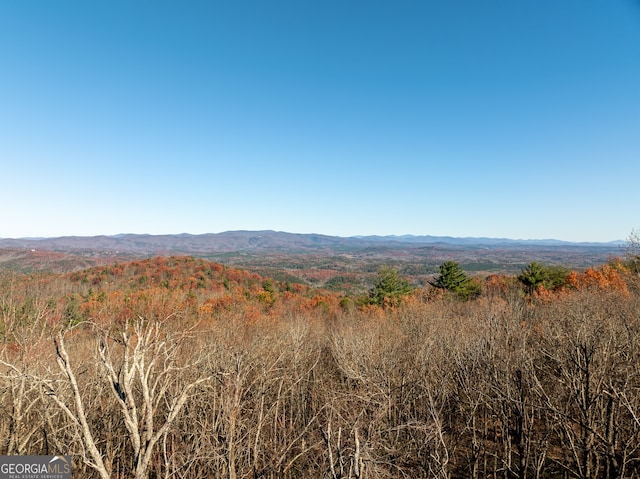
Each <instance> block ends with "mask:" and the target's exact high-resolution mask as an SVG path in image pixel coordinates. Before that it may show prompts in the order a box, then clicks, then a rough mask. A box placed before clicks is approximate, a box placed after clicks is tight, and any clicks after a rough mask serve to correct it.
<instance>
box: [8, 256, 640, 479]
mask: <svg viewBox="0 0 640 479" xmlns="http://www.w3.org/2000/svg"><path fill="white" fill-rule="evenodd" d="M108 268H109V269H108V270H105V269H93V270H88V271H82V272H77V273H74V274H72V275H67V276H65V277H64V278H62V277H59V278H53V279H52V278H50V277H45V276H34V277H23V276H18V275H9V274H8V275H4V276H2V277H0V312H1V314H2V329H1V331H0V333H1V338H2V342H1V343H0V348H1V349H0V408H1V410H2V411H1V413H0V454H3V455H13V454H21V455H25V454H70V455H72V457H73V458H74V473H75V474H76V475H77V476H78V477H100V478H150V477H153V478H156V477H163V478H185V479H186V478H192V477H193V478H195V477H212V478H230V479H237V478H299V477H308V478H333V479H338V478H358V479H364V478H385V477H388V478H397V477H406V478H421V477H422V478H433V477H440V478H487V477H491V478H505V479H509V478H522V479H524V478H584V479H599V478H615V477H619V478H633V477H640V446H639V445H640V371H639V370H638V367H637V365H638V364H640V363H639V361H638V360H639V359H640V358H639V357H638V354H639V352H638V342H639V341H640V294H639V293H640V288H639V284H638V277H637V274H636V273H635V272H634V270H633V269H632V268H631V267H630V266H629V265H628V264H627V263H624V264H623V263H621V262H612V263H611V264H609V265H604V266H602V267H598V268H591V269H589V270H586V271H583V272H567V274H566V275H564V280H563V282H561V283H562V284H556V282H555V280H554V279H553V278H555V277H556V273H558V275H559V276H563V274H564V273H563V274H559V273H560V272H559V271H558V270H557V269H556V268H555V267H545V266H541V265H533V264H532V265H530V267H527V268H525V269H524V270H523V272H522V273H521V275H520V276H519V277H516V278H509V277H500V276H493V277H491V278H488V279H486V280H484V281H483V282H482V283H481V294H479V293H478V292H477V290H476V292H475V293H473V294H467V293H466V292H467V291H473V288H474V287H475V286H474V283H475V284H480V283H478V281H477V280H476V279H474V278H469V277H467V276H466V274H463V275H461V274H460V268H459V266H457V265H455V264H448V263H445V264H443V266H442V267H441V269H440V274H439V276H437V277H436V278H434V280H433V283H432V288H430V289H424V290H413V291H412V290H411V288H410V286H409V284H408V282H406V280H403V279H402V278H401V276H400V275H399V274H398V273H397V271H395V270H393V269H392V268H383V269H382V270H381V271H380V274H379V277H378V280H377V281H376V283H375V284H374V285H373V287H372V289H371V291H370V292H369V294H368V295H367V298H368V304H365V303H364V302H363V303H362V304H359V305H357V307H345V304H344V302H343V301H342V300H340V299H339V298H335V297H333V296H330V295H327V296H322V295H319V294H318V293H317V292H314V291H312V290H310V289H305V288H302V287H299V286H295V285H288V286H287V285H286V284H279V283H277V282H275V281H269V282H266V280H264V279H261V278H259V277H256V276H254V275H251V274H248V273H246V272H241V271H236V270H232V269H227V268H225V267H222V266H220V265H215V264H212V263H207V262H199V261H196V260H193V259H180V260H178V259H152V260H149V261H147V262H138V263H131V264H125V265H116V266H112V267H108ZM545 268H547V271H546V272H545ZM541 269H542V272H541V271H540V270H541ZM463 273H464V272H463ZM143 277H145V278H146V279H145V280H142V279H141V278H143ZM458 288H461V289H458ZM390 291H391V292H392V293H393V294H389V292H390ZM70 298H75V300H74V301H72V300H71V299H70ZM229 298H232V299H229ZM343 299H344V298H343Z"/></svg>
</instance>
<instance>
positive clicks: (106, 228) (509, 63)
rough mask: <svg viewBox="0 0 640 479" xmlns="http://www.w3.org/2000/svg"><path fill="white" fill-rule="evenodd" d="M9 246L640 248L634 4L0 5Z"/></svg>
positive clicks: (0, 186)
mask: <svg viewBox="0 0 640 479" xmlns="http://www.w3.org/2000/svg"><path fill="white" fill-rule="evenodd" d="M0 175H1V177H0V178H1V183H0V204H1V205H2V206H1V207H0V237H4V238H10V237H24V236H61V235H83V236H85V235H97V234H118V233H150V234H164V233H183V232H186V233H193V234H199V233H207V232H211V233H216V232H222V231H226V230H236V229H246V230H259V229H273V230H280V231H288V232H293V233H311V232H314V233H323V234H330V235H339V236H351V235H366V234H380V235H386V234H425V235H450V236H486V237H508V238H520V239H530V238H556V239H562V240H570V241H609V240H616V239H625V238H626V237H627V236H628V235H629V233H630V232H631V230H632V229H635V228H638V227H640V1H638V0H521V1H514V0H484V1H478V0H451V1H448V0H447V1H442V0H439V1H435V0H388V1H378V0H366V1H356V0H291V1H281V0H269V1H266V0H255V1H243V0H238V1H224V2H223V1H214V0H209V1H182V2H178V1H163V0H153V1H130V0H126V1H124V0H110V1H103V2H93V1H89V2H88V1H84V0H83V1H76V0H65V1H61V2H54V1H50V0H40V1H38V0H30V1H10V0H7V1H1V2H0Z"/></svg>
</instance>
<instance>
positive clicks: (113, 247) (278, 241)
mask: <svg viewBox="0 0 640 479" xmlns="http://www.w3.org/2000/svg"><path fill="white" fill-rule="evenodd" d="M437 244H442V245H451V246H459V247H485V248H486V247H489V248H497V247H499V248H508V249H510V248H522V247H563V248H567V247H569V248H570V247H590V248H591V247H593V248H599V247H602V248H609V249H611V248H619V247H620V245H621V244H623V241H612V242H607V243H588V242H583V243H576V242H568V241H559V240H553V239H544V240H514V239H507V238H455V237H451V236H414V235H402V236H353V237H340V236H328V235H321V234H295V233H286V232H280V231H226V232H224V233H209V234H200V235H191V234H172V235H148V234H120V235H114V236H64V237H57V238H17V239H0V248H25V249H36V250H48V251H65V252H95V253H132V254H211V253H225V252H241V251H247V252H256V253H258V252H261V251H264V252H283V253H304V252H318V251H334V252H350V251H359V250H363V249H366V248H371V247H380V246H384V247H389V248H416V247H424V246H427V245H437Z"/></svg>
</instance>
